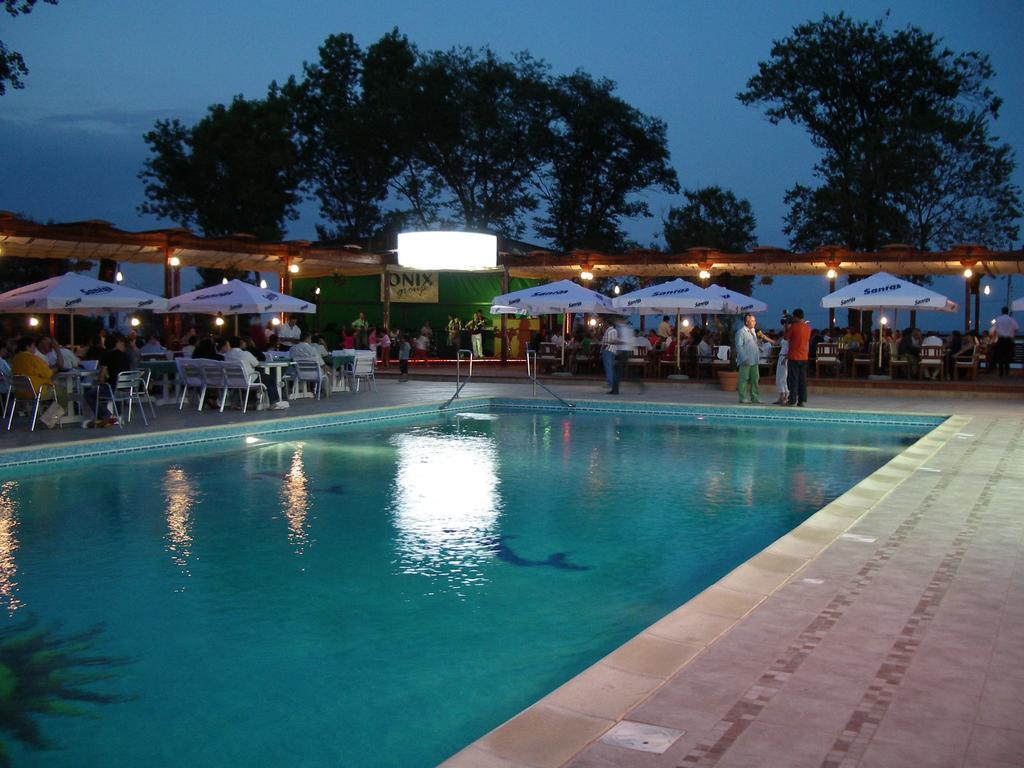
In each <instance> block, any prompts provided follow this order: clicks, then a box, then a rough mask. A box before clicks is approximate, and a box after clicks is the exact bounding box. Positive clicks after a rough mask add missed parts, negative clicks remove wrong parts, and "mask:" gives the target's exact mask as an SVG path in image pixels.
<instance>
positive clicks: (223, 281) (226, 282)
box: [220, 277, 228, 285]
mask: <svg viewBox="0 0 1024 768" xmlns="http://www.w3.org/2000/svg"><path fill="white" fill-rule="evenodd" d="M220 284H221V285H227V284H228V279H227V278H226V277H222V278H221V279H220Z"/></svg>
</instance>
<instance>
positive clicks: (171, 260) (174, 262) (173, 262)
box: [167, 256, 181, 267]
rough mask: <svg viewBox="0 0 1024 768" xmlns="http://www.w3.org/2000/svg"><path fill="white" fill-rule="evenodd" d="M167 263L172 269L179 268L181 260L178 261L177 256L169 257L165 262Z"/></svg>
mask: <svg viewBox="0 0 1024 768" xmlns="http://www.w3.org/2000/svg"><path fill="white" fill-rule="evenodd" d="M167 263H168V264H170V265H171V266H172V267H180V266H181V259H179V258H178V257H177V256H171V258H169V259H168V260H167Z"/></svg>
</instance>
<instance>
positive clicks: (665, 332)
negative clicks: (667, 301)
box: [658, 315, 672, 340]
mask: <svg viewBox="0 0 1024 768" xmlns="http://www.w3.org/2000/svg"><path fill="white" fill-rule="evenodd" d="M658 335H659V336H660V337H661V338H662V339H665V340H667V339H668V338H669V337H670V336H671V335H672V325H671V324H670V323H669V321H668V315H663V316H662V318H661V325H659V326H658Z"/></svg>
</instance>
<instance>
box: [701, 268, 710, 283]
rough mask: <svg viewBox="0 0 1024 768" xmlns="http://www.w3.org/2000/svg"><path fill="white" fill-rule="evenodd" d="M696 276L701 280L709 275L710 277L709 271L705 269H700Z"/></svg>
mask: <svg viewBox="0 0 1024 768" xmlns="http://www.w3.org/2000/svg"><path fill="white" fill-rule="evenodd" d="M698 277H700V279H701V280H707V279H708V278H709V277H711V273H710V272H708V271H707V270H706V269H702V270H701V271H700V274H699V275H698Z"/></svg>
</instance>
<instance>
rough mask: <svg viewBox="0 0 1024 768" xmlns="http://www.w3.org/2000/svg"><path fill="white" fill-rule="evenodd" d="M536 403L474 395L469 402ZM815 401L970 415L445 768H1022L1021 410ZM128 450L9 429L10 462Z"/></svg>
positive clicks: (79, 435) (218, 418) (976, 404)
mask: <svg viewBox="0 0 1024 768" xmlns="http://www.w3.org/2000/svg"><path fill="white" fill-rule="evenodd" d="M556 390H557V391H559V393H560V394H562V395H563V396H565V397H567V399H570V400H571V399H573V398H579V399H586V400H596V401H604V402H619V403H622V402H625V401H629V400H633V401H637V402H650V403H676V404H678V403H680V402H681V397H682V396H683V395H685V397H686V402H687V403H691V404H704V405H733V404H734V402H735V400H734V398H735V395H734V394H728V393H721V392H718V391H715V390H713V389H711V388H704V387H688V388H686V389H685V391H682V390H680V389H678V388H675V387H671V386H649V387H647V388H646V389H645V390H644V391H639V390H638V388H637V387H636V385H628V384H627V385H624V387H623V390H624V394H623V396H622V398H621V399H617V398H613V397H610V396H606V395H604V394H603V390H601V389H598V388H597V387H594V386H573V387H571V386H565V387H558V386H557V385H556ZM452 391H453V386H452V385H451V384H447V383H436V382H420V383H418V382H415V381H413V382H409V383H406V384H399V383H397V382H388V381H382V382H381V383H380V386H379V389H378V391H377V392H373V393H369V392H363V393H359V394H356V395H353V394H349V393H343V394H336V395H334V396H333V397H332V398H331V399H330V400H326V401H323V402H321V403H313V402H310V401H305V402H300V403H297V404H296V405H295V407H293V408H292V409H291V411H290V412H286V413H283V414H282V413H281V412H273V413H259V414H246V415H242V414H239V413H230V414H227V413H225V414H212V413H203V414H185V415H179V414H178V413H177V411H174V410H173V409H168V408H165V409H162V411H161V413H160V418H159V419H158V422H157V425H155V426H153V427H150V428H149V429H148V430H145V433H147V434H154V433H155V432H156V430H157V429H159V430H177V429H190V428H193V427H195V426H200V427H211V426H214V425H219V424H223V423H235V424H251V425H258V424H260V423H262V422H264V421H266V420H270V419H278V418H280V417H281V416H288V417H296V416H313V415H315V414H328V413H332V412H336V411H339V410H345V411H351V410H356V409H360V408H381V407H399V406H403V405H410V404H416V403H420V404H423V403H429V402H436V401H440V400H444V399H447V397H448V396H450V394H451V393H452ZM530 393H531V389H530V387H529V385H526V384H514V383H501V384H483V383H476V382H473V383H471V384H470V385H469V388H468V389H467V390H466V392H465V394H466V395H467V396H470V395H483V396H499V397H500V396H513V397H524V396H529V395H530ZM544 400H545V401H549V399H548V398H546V397H545V398H544ZM810 405H811V406H812V407H820V408H824V409H828V410H830V411H844V410H845V411H872V412H883V413H893V414H906V413H926V414H937V415H953V416H954V417H953V418H952V419H950V420H949V421H947V422H946V423H945V424H944V425H943V426H941V427H939V428H938V429H937V430H935V431H934V432H933V433H932V434H931V435H929V436H928V437H926V438H924V439H923V440H921V441H919V442H918V443H917V444H916V445H915V446H913V447H911V448H909V449H908V450H907V451H905V452H904V453H903V454H901V455H900V456H899V457H897V458H895V459H894V460H893V461H891V462H890V463H889V464H887V465H886V466H885V467H883V468H882V469H880V470H879V471H878V472H876V473H874V474H873V475H871V476H870V477H869V478H867V479H865V480H864V481H863V482H861V483H859V484H858V485H857V486H855V487H854V488H853V489H851V490H850V491H849V492H847V493H846V494H844V495H843V496H842V497H840V498H839V499H837V500H836V501H834V502H833V503H832V504H830V505H828V506H827V507H826V508H825V509H823V510H822V511H820V512H819V513H817V514H816V515H814V516H813V517H812V518H811V519H809V520H808V521H807V522H806V523H805V524H804V525H802V526H800V527H798V528H797V529H796V530H794V531H793V532H791V533H790V534H788V535H786V536H784V537H783V538H782V539H780V540H779V541H777V542H776V543H775V544H773V545H772V546H770V547H769V548H768V549H767V550H765V551H764V552H762V553H761V554H759V555H757V556H756V557H754V558H753V559H751V560H750V561H748V562H747V563H745V564H744V565H742V566H740V567H739V568H737V569H736V570H735V571H733V572H732V573H730V574H729V575H728V576H726V577H725V578H724V579H722V580H721V581H720V582H718V583H717V584H715V585H714V586H712V587H710V588H709V589H708V590H707V591H705V592H704V593H702V594H701V595H699V596H697V597H696V598H694V599H693V600H691V601H690V602H689V603H687V604H686V605H684V606H682V607H681V608H679V609H678V610H677V611H675V612H673V613H672V614H670V615H669V616H667V617H665V618H664V619H662V620H661V621H659V622H658V623H656V624H655V625H653V626H652V627H650V628H648V629H647V630H646V631H644V632H642V633H641V634H640V635H638V636H637V637H636V638H634V639H633V640H632V641H630V642H629V643H627V644H626V645H625V646H623V647H621V648H619V649H617V650H616V651H614V652H613V653H611V654H610V655H609V656H607V657H605V658H604V659H603V660H601V661H600V662H598V663H597V664H595V665H594V666H593V667H591V668H590V669H588V670H586V671H585V672H583V673H582V674H581V675H579V676H578V677H576V678H575V679H573V680H572V681H570V682H569V683H567V684H566V685H564V686H563V687H562V688H559V689H558V690H556V691H554V692H553V693H551V694H550V695H549V696H548V697H546V698H545V699H543V700H542V701H541V702H538V703H537V704H535V705H534V706H533V707H531V708H529V709H528V710H526V711H525V712H523V713H521V714H520V715H519V716H517V717H516V718H513V719H512V720H510V721H509V722H507V723H505V724H504V725H503V726H501V727H500V728H498V729H496V730H495V731H492V732H491V733H490V734H487V735H486V736H484V737H483V738H481V739H480V740H479V741H477V742H476V743H474V744H472V745H470V746H468V747H467V748H466V749H464V750H463V751H462V752H460V753H458V754H457V755H455V756H454V757H452V758H451V759H450V760H449V761H448V762H447V763H445V766H447V768H463V767H464V766H481V767H484V768H486V767H489V766H496V767H497V766H500V767H502V768H517V767H521V766H530V767H533V768H545V767H550V768H555V767H557V766H571V767H572V768H584V767H591V766H594V767H596V766H624V767H629V766H651V767H653V768H662V767H668V766H672V767H673V768H676V767H689V766H721V768H741V767H744V768H745V767H747V766H749V767H750V768H753V767H754V766H757V767H759V768H771V767H772V766H779V767H783V766H785V768H799V767H800V766H816V767H819V768H854V767H855V766H863V767H865V768H866V767H868V766H887V767H895V766H915V768H916V767H920V766H974V767H976V768H997V767H1002V766H1014V765H1016V766H1024V402H1021V401H1020V400H1006V399H991V400H982V399H977V400H971V399H965V398H962V397H956V398H949V399H945V398H942V397H936V396H934V395H933V396H929V397H927V398H918V397H915V396H913V395H910V396H908V395H904V394H901V395H896V394H891V393H886V394H881V393H878V392H865V393H864V394H863V395H860V394H858V395H849V394H825V393H816V392H815V391H814V390H813V389H812V392H811V403H810ZM747 407H748V408H752V407H751V406H747ZM761 408H771V406H761ZM803 413H809V412H808V411H803V412H801V415H803ZM267 426H269V425H267ZM129 432H131V433H133V434H137V433H143V432H144V430H142V429H141V428H139V427H132V428H131V429H130V430H129ZM114 433H116V430H114V431H110V430H106V431H104V432H103V433H98V434H94V433H93V432H92V431H91V430H90V431H86V430H78V429H66V430H64V432H63V434H61V433H60V432H57V431H49V432H44V433H41V434H37V435H32V436H30V435H28V434H27V433H26V432H24V431H21V432H14V433H5V434H4V437H3V439H2V440H0V448H7V447H11V446H21V447H24V448H32V449H36V448H38V447H39V446H40V445H45V444H51V445H52V444H56V443H57V442H60V441H63V440H67V439H70V440H72V441H74V442H76V443H79V442H80V441H82V440H90V439H95V438H105V437H106V436H107V434H114ZM60 450H63V449H60ZM2 458H3V457H2V456H0V461H2Z"/></svg>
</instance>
